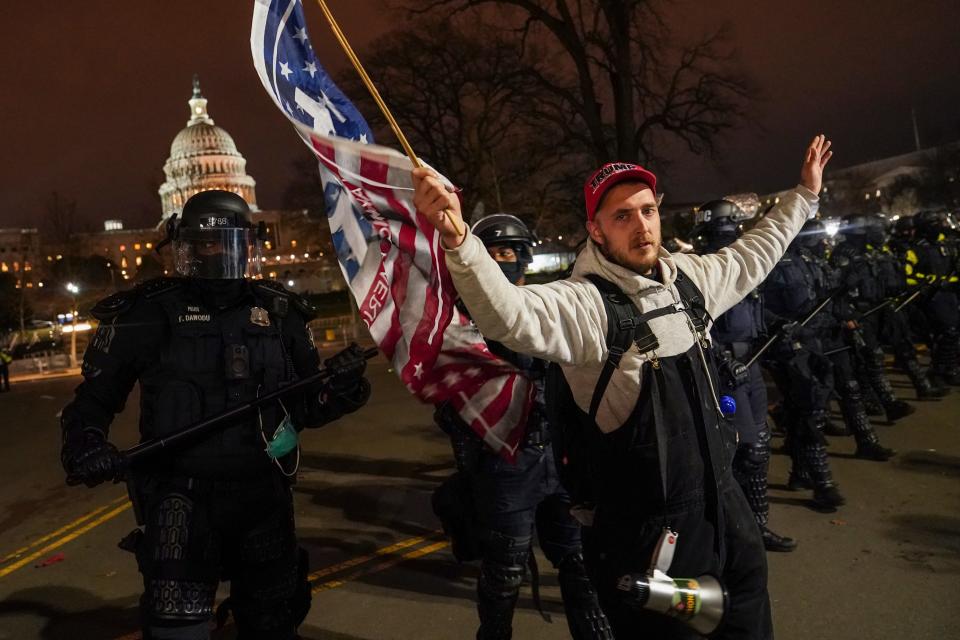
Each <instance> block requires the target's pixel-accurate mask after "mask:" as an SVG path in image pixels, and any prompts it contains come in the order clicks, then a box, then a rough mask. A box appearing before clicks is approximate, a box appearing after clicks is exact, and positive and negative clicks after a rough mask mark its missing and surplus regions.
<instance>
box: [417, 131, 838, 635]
mask: <svg viewBox="0 0 960 640" xmlns="http://www.w3.org/2000/svg"><path fill="white" fill-rule="evenodd" d="M829 148H830V143H829V142H828V141H827V140H826V138H825V137H824V136H822V135H818V136H816V137H815V138H814V139H813V141H812V142H811V143H810V145H809V147H808V148H807V151H806V155H805V157H804V162H803V166H802V168H801V173H800V184H799V185H798V186H797V187H796V188H795V189H794V190H793V191H792V192H787V193H785V194H783V195H782V196H781V197H780V202H779V204H778V205H777V206H776V207H774V208H773V209H772V210H771V211H770V212H769V213H768V214H767V215H766V217H764V219H763V220H761V221H760V222H759V223H758V224H757V225H756V226H755V227H754V228H753V229H751V230H750V231H748V232H746V233H744V234H743V236H742V237H741V238H740V239H738V240H737V241H736V242H734V243H733V244H731V245H729V246H728V247H726V248H723V249H721V250H720V251H718V252H717V253H713V254H707V255H702V256H697V255H690V254H680V253H677V254H671V253H669V252H667V251H665V250H664V249H663V248H662V247H661V246H660V243H661V237H660V213H659V210H658V200H657V193H656V187H657V184H656V178H655V176H654V175H653V174H652V173H651V172H649V171H647V170H646V169H644V168H642V167H640V166H638V165H635V164H630V163H612V164H607V165H604V166H603V167H602V168H600V169H599V170H598V171H597V172H595V173H594V174H593V175H592V176H591V177H590V179H588V180H587V182H586V184H585V185H584V195H585V199H586V206H587V225H586V226H587V231H588V232H589V239H588V242H587V245H586V247H585V248H584V249H583V251H582V252H581V253H580V255H579V256H578V258H577V263H576V266H575V268H574V272H573V275H572V276H571V277H570V278H568V279H566V280H561V281H558V282H553V283H550V284H547V285H540V286H527V287H516V286H514V285H512V284H510V283H509V282H508V281H507V279H506V278H505V277H504V275H503V273H502V271H501V270H500V268H499V267H498V266H497V264H496V262H494V261H493V259H492V258H490V256H489V255H488V254H487V252H486V250H485V248H484V246H483V243H482V242H480V240H479V239H477V238H476V237H474V236H472V235H471V234H470V232H469V230H468V229H467V227H466V226H465V225H464V224H463V221H462V218H461V215H460V203H459V199H458V198H457V197H456V195H454V194H453V193H451V192H449V191H448V190H447V189H446V187H445V186H444V185H443V184H442V183H441V182H440V181H439V180H438V179H437V178H436V176H435V175H434V174H433V173H432V172H431V171H430V170H429V169H415V170H414V172H413V180H414V186H415V188H416V193H415V197H414V201H415V203H416V205H417V208H418V209H419V211H420V212H421V213H423V214H424V215H426V216H427V217H428V218H429V219H430V220H431V221H432V222H433V224H434V225H435V226H436V227H437V229H438V230H439V232H440V235H441V239H442V242H443V244H444V246H445V248H446V250H447V254H446V262H447V266H448V268H449V270H450V273H451V275H452V277H453V281H454V283H455V285H456V287H457V291H458V292H459V293H460V296H461V298H462V300H463V302H464V304H466V306H467V308H468V309H469V310H470V313H471V315H472V317H473V319H474V321H475V322H476V324H477V327H478V328H479V329H480V331H481V332H482V333H483V335H484V336H485V337H487V338H489V339H491V340H496V341H498V342H500V343H502V344H504V345H505V346H506V347H508V348H510V349H513V350H515V351H517V352H521V353H527V354H529V355H532V356H535V357H539V358H543V359H544V360H548V361H551V362H554V363H557V364H558V365H559V367H558V368H557V369H555V373H556V376H555V380H556V386H555V387H554V391H555V393H554V394H553V395H552V396H551V397H550V398H548V404H550V403H552V404H553V405H554V406H553V408H554V410H555V411H554V413H555V414H558V415H555V416H553V418H554V420H555V421H556V422H558V423H561V424H560V425H559V426H561V427H562V430H563V432H564V439H566V441H567V443H566V445H565V446H566V449H565V450H564V456H563V458H565V459H566V462H567V467H566V469H565V470H564V474H565V477H566V478H567V480H568V484H569V487H570V492H571V494H572V497H573V498H574V500H575V501H576V502H577V503H579V504H580V505H582V506H581V508H579V509H576V513H577V515H578V519H580V520H581V522H582V523H583V524H585V525H588V526H586V527H585V530H584V550H585V553H586V554H587V557H586V561H587V563H588V565H589V569H590V571H591V575H592V578H593V579H594V581H595V583H596V588H597V591H598V594H599V596H600V599H601V605H602V606H603V608H604V611H605V612H606V614H607V617H608V618H609V621H610V624H611V627H612V628H613V630H614V634H615V636H616V637H617V638H624V639H626V638H635V637H649V638H692V637H699V636H698V633H697V632H696V631H693V630H691V629H690V628H688V627H687V626H685V625H684V624H683V623H682V622H680V620H678V619H677V618H675V617H668V616H665V615H663V613H665V612H666V610H667V609H670V610H671V611H674V613H675V610H674V609H672V608H670V607H664V608H663V609H661V610H660V611H659V612H654V611H651V610H649V609H648V608H645V607H650V606H653V605H654V604H655V601H656V598H652V597H649V598H647V600H646V605H644V604H643V600H644V597H643V596H644V595H647V596H649V595H650V594H649V592H647V593H646V594H644V593H641V592H638V591H637V590H636V586H637V584H638V581H642V579H644V576H646V575H647V574H648V571H649V572H652V570H653V569H658V570H659V571H660V572H661V573H660V574H656V575H661V576H662V575H663V574H668V575H670V576H673V577H676V578H696V577H698V576H701V575H704V574H713V575H715V576H717V577H718V578H719V579H720V581H721V582H722V583H723V585H724V586H725V587H726V589H727V592H728V594H729V596H728V602H727V604H728V607H727V609H726V615H725V616H724V620H723V626H722V628H721V629H720V631H719V634H718V635H717V637H722V638H738V639H739V638H744V639H747V638H749V639H765V638H770V637H772V634H773V629H772V623H771V616H770V603H769V598H768V595H767V566H766V557H765V552H764V548H763V543H762V541H761V537H760V531H759V529H758V528H757V525H756V521H755V520H754V518H753V516H752V513H751V511H750V507H749V505H748V504H747V502H746V499H745V498H744V496H743V492H742V491H741V490H740V488H739V486H738V485H737V483H736V482H735V481H734V479H733V476H732V473H731V469H730V463H731V460H732V458H733V452H734V450H735V447H736V435H735V433H733V431H732V430H731V428H730V427H729V426H728V424H727V423H726V422H725V420H724V418H723V410H722V409H721V406H720V398H718V395H717V389H718V385H717V374H716V367H715V364H714V362H713V360H712V356H711V349H710V348H709V346H710V334H709V328H710V324H711V323H712V318H715V317H718V316H719V315H720V314H722V313H723V312H724V311H726V310H727V309H729V308H730V307H732V306H733V305H735V304H736V303H737V302H739V301H740V300H741V299H742V298H743V297H744V296H745V295H747V294H748V293H749V292H750V291H752V290H753V289H754V288H756V287H757V286H758V285H759V284H760V283H761V282H762V281H763V280H764V279H765V278H766V276H767V274H768V273H769V272H770V271H771V270H772V269H773V267H774V266H775V265H776V264H777V262H778V261H779V260H780V257H781V256H782V255H783V253H784V251H785V250H786V248H787V246H788V245H789V244H790V242H791V241H792V240H793V238H794V236H796V234H797V233H798V232H799V230H800V228H801V227H802V226H803V223H804V222H805V221H806V219H807V218H808V217H809V216H810V215H811V214H812V213H813V211H814V210H815V208H816V206H817V202H818V197H817V194H818V193H819V192H820V187H821V184H822V178H823V168H824V167H825V166H826V164H827V162H828V161H829V159H830V157H831V155H832V153H831V152H830V151H829ZM724 409H725V410H727V411H729V410H730V408H729V406H728V407H724ZM571 438H572V439H571ZM651 575H653V574H652V573H651ZM638 578H639V580H638ZM701 622H703V620H701ZM700 628H703V627H702V626H701V627H700Z"/></svg>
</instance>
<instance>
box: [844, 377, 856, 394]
mask: <svg viewBox="0 0 960 640" xmlns="http://www.w3.org/2000/svg"><path fill="white" fill-rule="evenodd" d="M843 394H844V396H845V397H848V398H859V397H860V383H859V382H858V381H857V380H852V379H851V380H847V381H846V382H844V383H843Z"/></svg>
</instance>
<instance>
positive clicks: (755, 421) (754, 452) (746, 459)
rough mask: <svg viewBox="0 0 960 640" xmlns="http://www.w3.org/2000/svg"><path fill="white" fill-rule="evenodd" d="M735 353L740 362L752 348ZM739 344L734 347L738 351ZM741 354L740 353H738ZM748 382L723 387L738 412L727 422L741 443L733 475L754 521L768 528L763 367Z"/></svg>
mask: <svg viewBox="0 0 960 640" xmlns="http://www.w3.org/2000/svg"><path fill="white" fill-rule="evenodd" d="M737 344H742V345H743V347H744V348H743V349H742V350H740V349H738V348H734V349H733V355H734V357H735V358H737V359H743V358H745V357H746V356H747V352H748V350H749V345H747V344H746V343H737ZM737 344H734V345H731V346H732V347H737ZM738 351H741V352H739V353H738ZM748 371H749V379H748V380H747V381H746V382H744V383H743V384H741V385H739V386H737V387H735V388H730V387H728V386H726V385H722V386H721V394H727V395H730V396H732V397H733V399H734V400H735V401H736V403H737V409H736V411H735V412H734V413H733V415H730V416H727V417H726V418H725V419H726V420H727V421H728V422H729V423H730V424H731V425H732V426H733V427H734V428H735V429H736V431H737V436H738V442H737V451H736V454H735V455H734V458H733V475H734V477H735V478H736V480H737V483H738V484H739V485H740V488H741V489H743V493H744V495H745V496H746V498H747V502H748V503H749V504H750V509H751V510H752V511H753V515H754V518H755V519H756V521H757V524H758V525H760V526H761V527H764V526H766V525H767V520H768V519H769V516H770V503H769V501H768V500H767V473H768V468H769V465H770V426H769V424H767V387H766V383H765V382H764V380H763V371H762V370H761V369H760V364H759V363H758V362H754V363H753V364H752V365H751V366H750V368H749V370H748Z"/></svg>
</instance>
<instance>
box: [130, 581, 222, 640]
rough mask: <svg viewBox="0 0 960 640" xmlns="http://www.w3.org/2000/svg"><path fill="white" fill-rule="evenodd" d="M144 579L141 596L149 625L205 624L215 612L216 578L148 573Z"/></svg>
mask: <svg viewBox="0 0 960 640" xmlns="http://www.w3.org/2000/svg"><path fill="white" fill-rule="evenodd" d="M144 582H145V586H146V591H145V592H144V594H143V596H142V597H141V598H140V611H141V615H142V616H143V618H144V626H146V627H150V628H153V627H156V628H158V629H159V628H167V627H171V628H181V627H182V628H185V627H188V626H193V625H196V626H199V625H201V624H202V625H203V626H206V625H207V621H208V620H210V617H211V616H212V615H213V603H214V600H215V599H216V596H217V583H216V582H196V581H192V580H181V579H175V578H173V579H172V578H159V577H148V578H147V579H146V580H145V581H144ZM163 637H173V638H178V637H180V636H163ZM185 637H190V636H185Z"/></svg>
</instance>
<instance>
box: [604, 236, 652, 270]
mask: <svg viewBox="0 0 960 640" xmlns="http://www.w3.org/2000/svg"><path fill="white" fill-rule="evenodd" d="M649 242H650V249H652V251H651V250H650V249H647V251H646V252H645V253H646V254H649V255H647V256H646V257H643V258H641V257H639V256H637V255H635V254H633V253H631V252H630V249H629V248H627V249H624V250H611V249H609V248H608V246H607V245H606V244H602V245H599V246H600V253H601V254H603V257H604V258H606V259H607V260H609V261H610V262H612V263H614V264H616V265H619V266H621V267H623V268H625V269H630V270H631V271H634V272H636V273H638V274H640V275H642V276H645V275H649V274H650V272H652V271H653V270H654V268H655V267H656V266H657V263H658V262H659V260H660V241H659V240H650V241H649Z"/></svg>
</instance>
